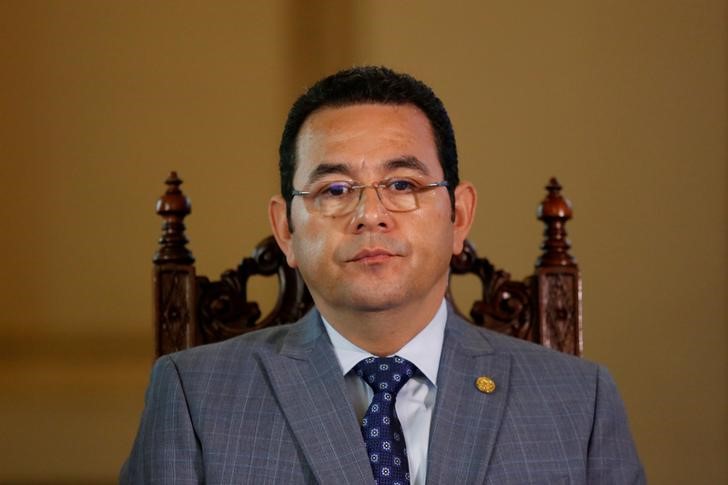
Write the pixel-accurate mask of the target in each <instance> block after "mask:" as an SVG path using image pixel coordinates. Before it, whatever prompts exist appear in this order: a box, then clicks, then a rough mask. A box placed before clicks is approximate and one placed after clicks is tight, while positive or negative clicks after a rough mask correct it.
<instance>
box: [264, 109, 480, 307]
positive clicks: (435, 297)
mask: <svg viewBox="0 0 728 485" xmlns="http://www.w3.org/2000/svg"><path fill="white" fill-rule="evenodd" d="M296 160H297V168H296V172H295V175H294V179H293V186H294V187H295V188H296V189H298V190H304V191H306V190H309V189H310V188H311V187H312V186H317V185H319V184H320V183H321V182H325V181H337V180H345V181H354V182H357V183H360V184H371V183H375V182H379V181H382V180H384V179H390V178H392V177H396V178H400V177H402V178H408V179H415V180H417V181H420V182H422V183H423V184H424V183H431V182H439V181H441V180H442V179H443V171H442V167H441V166H440V163H439V161H438V155H437V148H436V146H435V141H434V138H433V133H432V128H431V125H430V123H429V120H428V119H427V117H426V116H425V115H424V113H423V112H422V111H420V110H419V109H418V108H416V107H415V106H413V105H384V104H360V105H351V106H345V107H337V108H323V109H321V110H319V111H316V112H314V113H313V114H312V115H310V116H309V118H308V119H307V120H306V122H305V123H304V124H303V126H302V127H301V131H300V133H299V135H298V142H297V154H296ZM417 198H418V202H419V205H418V207H417V208H416V209H415V210H412V211H409V212H393V211H389V210H387V209H386V208H385V207H384V206H383V205H382V203H381V201H380V200H379V198H378V197H377V194H376V192H375V190H374V189H372V188H366V189H363V194H362V196H361V200H360V201H359V203H358V205H357V206H356V207H355V208H354V209H353V211H352V212H350V213H347V214H344V215H336V216H334V215H325V214H322V213H320V212H318V211H317V210H316V208H315V207H314V204H312V203H311V201H310V200H308V201H306V200H304V199H303V197H294V198H293V202H292V206H291V227H292V228H293V232H288V226H287V225H286V224H285V221H284V219H285V208H282V210H283V214H282V215H281V213H280V212H281V206H280V204H281V202H280V201H279V203H278V205H277V209H274V208H273V204H272V206H271V207H272V208H271V219H272V222H273V226H274V231H275V232H276V236H277V239H278V242H279V245H281V248H282V249H283V251H284V253H285V254H286V257H287V259H288V263H289V265H291V266H293V267H298V268H299V270H300V272H301V274H302V275H303V278H304V280H305V281H306V284H307V285H308V287H309V290H310V291H311V294H312V296H313V298H314V301H315V302H316V304H317V306H319V308H321V309H322V311H324V312H325V311H326V310H330V311H335V310H337V309H339V310H342V309H344V310H346V311H383V310H388V309H392V308H396V307H398V306H399V307H402V306H407V305H421V304H424V303H426V302H427V303H429V304H432V303H433V302H435V301H436V302H439V300H441V299H442V297H443V295H444V293H445V289H446V285H447V274H448V268H449V263H450V258H451V256H452V254H453V253H454V252H455V253H457V252H459V251H461V250H462V243H463V239H464V237H465V234H466V233H467V227H465V228H464V229H463V227H461V226H462V224H460V226H459V225H458V221H457V214H458V210H457V209H456V213H455V214H456V221H455V223H453V221H452V215H453V212H452V208H451V203H450V198H449V195H448V192H447V189H446V188H442V187H439V188H434V189H430V190H426V191H423V192H421V193H419V194H418V196H417ZM276 210H277V212H278V215H276V214H275V212H276ZM470 215H472V214H470ZM466 225H467V226H468V227H469V221H468V223H467V224H466Z"/></svg>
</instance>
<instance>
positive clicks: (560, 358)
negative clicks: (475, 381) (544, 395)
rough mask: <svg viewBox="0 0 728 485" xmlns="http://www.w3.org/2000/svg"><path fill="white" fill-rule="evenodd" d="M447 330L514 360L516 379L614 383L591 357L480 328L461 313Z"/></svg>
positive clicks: (459, 340)
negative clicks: (575, 354) (464, 318)
mask: <svg viewBox="0 0 728 485" xmlns="http://www.w3.org/2000/svg"><path fill="white" fill-rule="evenodd" d="M447 332H448V333H449V334H450V335H451V338H452V340H453V341H455V342H456V345H459V346H461V347H462V348H463V349H465V350H466V351H469V352H471V353H474V354H493V355H495V356H496V357H497V358H499V359H501V360H503V359H507V360H509V361H510V365H511V372H512V378H514V379H517V380H518V379H523V380H526V381H529V382H530V383H531V384H539V383H554V384H556V383H558V382H562V383H568V384H569V385H571V386H573V385H574V384H576V383H578V384H579V385H580V386H583V385H587V386H589V387H593V386H595V385H596V384H597V383H598V380H599V379H600V378H606V379H607V380H609V381H610V382H611V377H609V373H608V372H607V370H606V369H605V368H604V367H602V366H600V365H599V364H596V363H594V362H591V361H589V360H586V359H583V358H580V357H576V356H573V355H569V354H565V353H563V352H558V351H555V350H553V349H549V348H547V347H544V346H542V345H538V344H536V343H533V342H527V341H525V340H521V339H517V338H514V337H510V336H507V335H503V334H500V333H497V332H494V331H492V330H489V329H487V328H483V327H478V326H476V325H473V324H471V323H469V322H466V321H464V320H463V319H461V318H459V317H457V316H451V317H450V318H449V319H448V326H447Z"/></svg>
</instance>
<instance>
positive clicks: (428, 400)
mask: <svg viewBox="0 0 728 485" xmlns="http://www.w3.org/2000/svg"><path fill="white" fill-rule="evenodd" d="M321 319H322V320H323V322H324V327H325V328H326V331H327V332H328V334H329V339H330V340H331V344H332V345H333V347H334V352H336V357H337V358H338V359H339V364H340V365H341V370H342V372H343V374H344V379H345V383H346V389H347V394H348V397H349V400H350V401H351V403H352V405H353V406H354V412H355V413H356V416H357V418H358V419H359V421H361V419H362V418H363V417H364V415H365V414H366V411H367V408H369V404H370V403H371V402H372V398H373V397H374V392H373V391H372V389H371V387H369V385H368V384H367V383H366V382H364V380H363V379H361V378H359V377H358V376H357V375H356V374H354V373H353V372H350V371H351V369H352V368H353V367H354V366H355V365H356V364H357V363H359V361H361V360H362V359H365V358H367V357H371V356H372V354H371V353H369V352H367V351H366V350H363V349H361V348H359V347H357V346H356V345H354V344H353V343H351V342H350V341H348V340H347V339H346V338H345V337H344V336H342V335H341V334H340V333H339V332H337V331H336V329H335V328H334V327H333V326H332V325H331V324H330V323H329V322H327V321H326V319H325V318H323V316H322V318H321ZM446 321H447V305H446V304H445V300H443V301H442V304H441V305H440V308H439V309H438V310H437V313H435V317H434V318H433V319H432V321H430V323H428V324H427V326H426V327H425V328H423V329H422V331H420V333H418V334H417V335H415V337H414V338H413V339H412V340H410V341H409V342H407V343H406V344H405V346H404V347H402V348H401V349H399V350H398V351H397V352H395V353H394V354H393V355H398V356H400V357H403V358H405V359H407V360H409V361H410V362H412V363H413V364H415V365H416V366H417V368H418V369H419V370H420V371H421V372H422V374H424V376H422V375H419V374H418V375H416V376H414V377H412V378H411V379H410V380H409V381H407V382H406V383H405V385H404V386H402V389H400V391H399V392H398V393H397V402H396V404H395V409H396V411H397V417H398V418H399V421H400V423H402V431H403V432H404V439H405V442H406V443H407V460H408V462H409V471H410V477H411V478H410V483H412V484H413V485H424V484H425V479H426V478H427V447H428V444H429V437H430V421H431V420H432V410H433V408H434V407H435V397H436V395H437V387H436V383H437V369H438V367H439V365H440V354H441V353H442V342H443V339H444V336H445V322H446Z"/></svg>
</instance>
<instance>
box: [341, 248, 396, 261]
mask: <svg viewBox="0 0 728 485" xmlns="http://www.w3.org/2000/svg"><path fill="white" fill-rule="evenodd" d="M393 256H396V255H395V254H394V253H392V252H391V251H388V250H386V249H380V248H375V249H362V250H361V251H359V252H358V253H356V254H355V255H354V257H353V258H351V259H349V262H351V263H364V264H376V263H382V262H384V261H386V260H388V259H389V258H391V257H393Z"/></svg>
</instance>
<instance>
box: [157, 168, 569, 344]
mask: <svg viewBox="0 0 728 485" xmlns="http://www.w3.org/2000/svg"><path fill="white" fill-rule="evenodd" d="M165 183H166V185H167V190H166V192H165V194H164V195H162V197H161V198H160V199H159V201H158V202H157V214H159V215H160V216H161V217H162V218H163V219H164V222H163V224H162V237H161V238H160V240H159V245H160V247H159V251H158V252H157V253H156V254H155V255H154V307H155V322H154V328H155V354H156V355H157V356H160V355H163V354H167V353H170V352H175V351H178V350H182V349H186V348H189V347H194V346H196V345H200V344H205V343H212V342H217V341H220V340H224V339H227V338H230V337H234V336H236V335H240V334H243V333H246V332H250V331H253V330H257V329H260V328H265V327H269V326H272V325H282V324H286V323H290V322H294V321H296V320H298V319H299V318H300V317H302V316H303V315H304V313H306V312H307V311H308V310H309V309H310V308H311V307H312V306H313V301H312V299H311V295H310V294H309V292H308V289H307V288H306V285H305V283H304V282H303V279H302V278H301V276H300V274H299V273H298V271H296V270H293V269H291V268H290V267H288V265H287V264H286V261H285V257H284V256H283V253H282V252H281V250H280V249H279V248H278V245H277V244H276V242H275V240H274V239H273V237H272V236H269V237H267V238H265V239H263V240H262V241H261V242H260V243H259V244H258V245H257V246H256V247H255V249H254V250H253V254H252V256H251V257H248V258H244V259H243V260H242V262H241V263H240V264H239V265H238V267H237V268H236V269H230V270H228V271H225V272H224V273H223V274H222V275H221V276H220V279H219V280H215V281H211V280H210V279H209V278H207V277H205V276H197V275H196V273H195V266H194V261H195V258H194V257H193V256H192V253H191V252H190V251H189V249H187V243H188V242H189V241H188V240H187V238H186V236H185V225H184V219H185V217H186V216H187V215H188V214H189V213H190V202H189V199H188V198H187V197H186V196H185V195H184V194H183V193H182V191H181V190H180V185H181V184H182V180H180V179H179V178H178V177H177V174H176V172H172V173H171V174H170V176H169V178H167V180H166V182H165ZM546 190H547V195H546V198H545V199H544V200H543V202H542V203H541V204H540V206H539V208H538V218H539V219H540V220H541V221H543V222H544V224H545V225H546V229H545V231H544V240H543V242H542V244H541V249H542V251H543V252H542V254H541V256H540V257H539V258H538V259H537V261H536V265H535V270H534V273H533V274H531V275H530V276H528V277H527V278H526V279H525V280H523V281H514V280H511V277H510V275H509V274H508V273H507V272H505V271H503V270H500V269H496V268H495V266H493V265H492V264H491V263H490V262H489V261H488V260H487V259H486V258H480V257H478V255H477V254H476V252H475V249H474V247H473V246H472V245H471V244H470V243H469V242H466V246H465V250H464V251H463V252H462V253H461V254H460V255H458V256H454V257H453V258H452V261H451V263H450V267H451V278H452V276H454V275H464V274H474V275H475V276H477V277H478V279H479V280H480V283H481V285H482V295H481V299H480V300H478V301H476V302H475V303H473V304H472V306H471V309H470V318H469V319H470V320H471V321H472V322H473V323H474V324H475V325H481V326H485V327H488V328H490V329H493V330H495V331H497V332H501V333H504V334H508V335H512V336H514V337H518V338H522V339H525V340H530V341H532V342H537V343H540V344H542V345H545V346H547V347H551V348H553V349H556V350H559V351H562V352H566V353H570V354H574V355H581V352H582V346H583V343H582V330H581V297H582V295H581V276H580V274H579V268H578V266H577V264H576V262H575V260H574V258H573V257H572V256H571V255H570V254H569V248H570V243H569V241H568V240H567V238H566V229H565V224H566V221H568V220H569V219H570V218H571V216H572V210H571V204H570V203H569V201H568V200H566V199H564V198H563V197H562V196H561V186H560V185H559V183H558V182H557V181H556V179H555V178H552V179H551V180H550V182H549V184H548V186H546ZM258 275H260V276H273V275H277V277H278V283H279V292H278V300H277V302H276V304H275V306H274V308H273V310H272V311H271V313H270V314H268V315H266V316H262V315H261V312H260V309H259V307H258V304H257V303H256V302H254V301H249V300H248V297H247V283H248V280H249V278H250V277H252V276H258ZM447 298H448V299H450V301H451V302H452V303H453V306H454V308H455V311H457V312H458V313H460V314H461V315H462V312H460V310H459V309H458V306H457V305H455V303H454V302H453V300H452V295H451V294H450V293H449V292H448V295H447Z"/></svg>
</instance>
